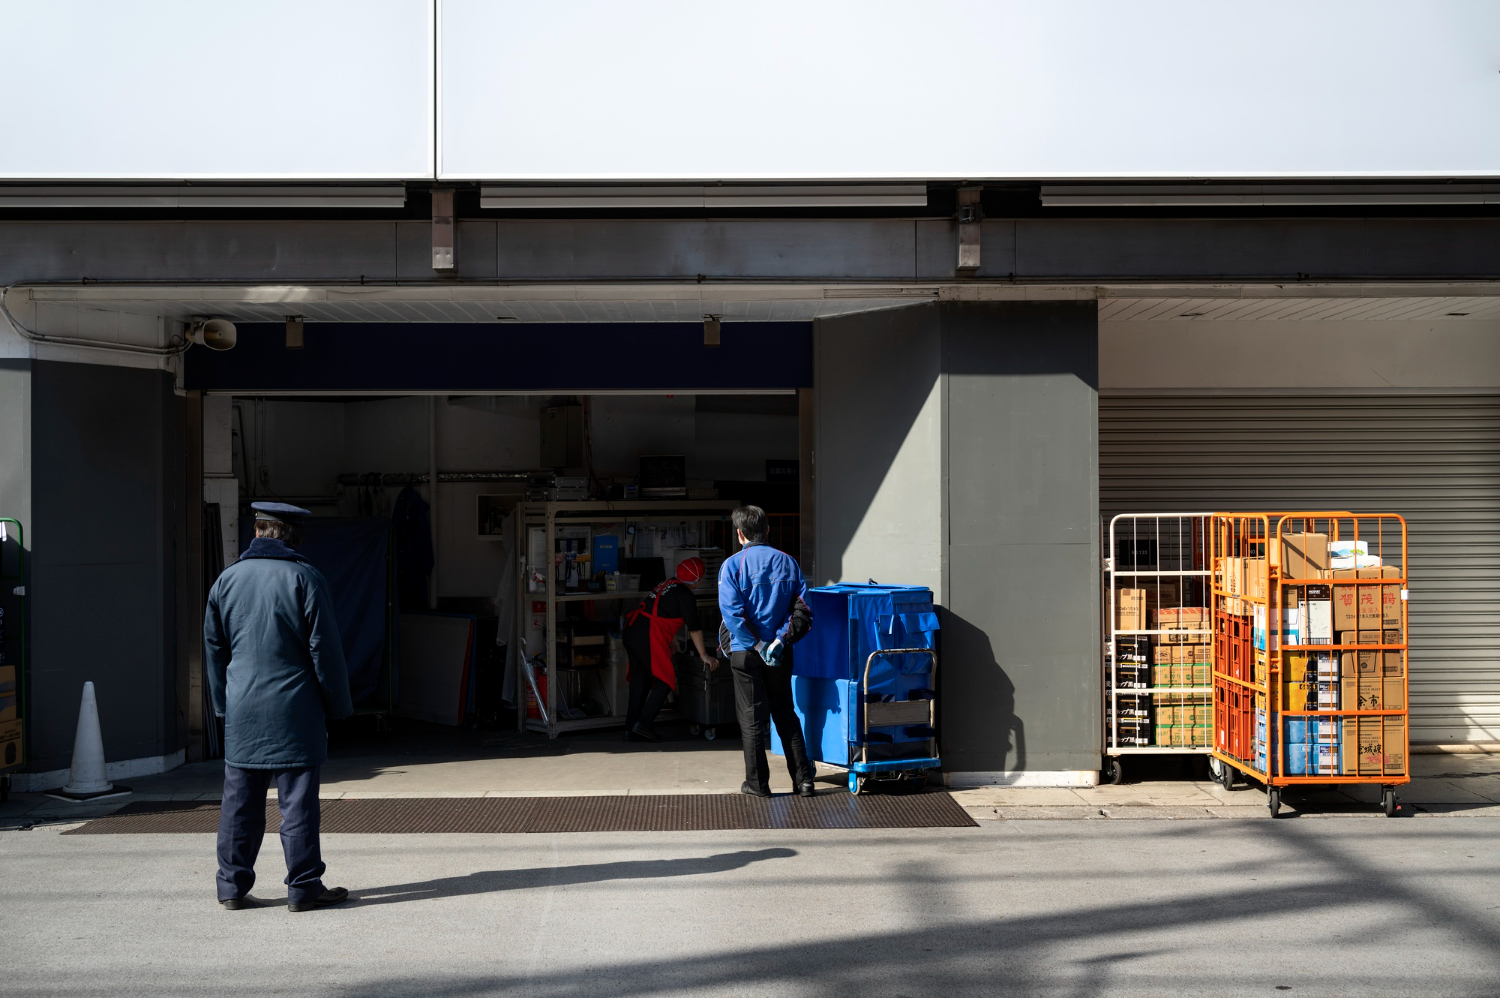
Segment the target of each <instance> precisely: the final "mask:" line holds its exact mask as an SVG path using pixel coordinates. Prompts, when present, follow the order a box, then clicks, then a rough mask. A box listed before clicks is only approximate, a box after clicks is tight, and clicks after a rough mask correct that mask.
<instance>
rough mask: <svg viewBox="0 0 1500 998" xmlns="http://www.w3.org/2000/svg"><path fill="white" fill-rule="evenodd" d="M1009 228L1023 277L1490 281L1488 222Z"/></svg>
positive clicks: (1078, 223) (1205, 222)
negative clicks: (1325, 278) (1014, 232)
mask: <svg viewBox="0 0 1500 998" xmlns="http://www.w3.org/2000/svg"><path fill="white" fill-rule="evenodd" d="M1014 224H1015V226H1016V273H1017V276H1018V277H1021V278H1024V279H1035V278H1042V277H1046V278H1062V279H1073V280H1086V279H1090V278H1094V277H1109V278H1112V279H1114V278H1118V279H1131V278H1166V279H1170V278H1173V277H1180V276H1186V275H1192V276H1195V277H1199V278H1243V279H1248V280H1253V279H1260V278H1268V279H1269V278H1284V279H1290V280H1298V279H1305V278H1321V277H1341V278H1346V279H1347V278H1362V277H1377V276H1389V277H1394V278H1396V279H1399V280H1409V279H1413V278H1422V277H1430V278H1436V277H1455V278H1490V277H1494V276H1496V275H1500V241H1497V240H1496V239H1495V231H1496V228H1497V225H1496V220H1494V219H1480V218H1456V219H1444V218H1365V219H1327V218H1310V219H1293V218H1265V219H1223V218H1219V219H1160V218H1156V219H1119V220H1105V219H1077V220H1050V219H1024V220H1022V221H1019V222H1016V223H1014Z"/></svg>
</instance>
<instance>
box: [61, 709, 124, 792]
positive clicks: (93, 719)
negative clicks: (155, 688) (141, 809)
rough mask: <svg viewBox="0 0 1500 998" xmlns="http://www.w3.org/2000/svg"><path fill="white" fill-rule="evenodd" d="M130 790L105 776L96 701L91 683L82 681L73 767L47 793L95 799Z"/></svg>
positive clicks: (102, 744)
mask: <svg viewBox="0 0 1500 998" xmlns="http://www.w3.org/2000/svg"><path fill="white" fill-rule="evenodd" d="M128 793H130V788H129V787H117V786H115V785H114V784H113V783H110V782H109V780H107V779H105V777H104V735H103V733H102V732H101V731H100V730H99V704H98V702H97V701H96V700H95V699H94V684H93V683H84V684H83V702H82V703H80V704H79V705H78V733H77V734H76V735H74V736H73V768H72V770H70V771H69V773H68V785H67V786H65V787H63V788H62V789H61V790H54V791H51V792H50V793H48V794H47V796H48V797H56V798H57V799H58V800H72V801H81V800H98V799H99V798H100V797H120V796H123V795H125V794H128Z"/></svg>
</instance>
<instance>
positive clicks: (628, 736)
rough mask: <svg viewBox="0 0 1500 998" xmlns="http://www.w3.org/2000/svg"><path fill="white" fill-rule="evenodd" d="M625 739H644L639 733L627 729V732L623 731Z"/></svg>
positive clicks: (638, 740)
mask: <svg viewBox="0 0 1500 998" xmlns="http://www.w3.org/2000/svg"><path fill="white" fill-rule="evenodd" d="M625 740H626V741H627V742H643V741H645V740H646V739H644V738H642V737H641V736H640V735H638V734H636V733H635V732H634V731H627V732H625Z"/></svg>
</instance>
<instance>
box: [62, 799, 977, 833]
mask: <svg viewBox="0 0 1500 998" xmlns="http://www.w3.org/2000/svg"><path fill="white" fill-rule="evenodd" d="M322 810H323V831H324V832H326V833H338V832H345V833H348V832H362V833H386V834H391V833H412V832H677V831H682V832H690V831H720V830H724V831H729V830H735V829H755V828H796V829H818V828H970V827H975V822H974V820H973V819H972V818H970V817H969V816H968V814H966V813H965V812H964V809H963V808H962V807H960V806H959V805H958V804H957V802H955V801H954V800H953V798H952V797H950V796H949V795H948V794H946V793H943V792H940V791H934V792H930V793H923V794H909V795H903V796H889V797H887V796H880V795H871V796H861V797H854V796H851V795H849V794H847V793H824V794H819V795H818V796H817V797H811V798H806V797H794V796H791V795H789V794H786V795H780V796H777V797H772V798H769V799H767V798H763V797H748V796H744V795H741V794H680V795H667V794H663V795H660V796H651V797H647V796H639V797H628V796H623V795H621V796H612V797H430V798H382V799H362V800H326V801H324V802H323V808H322ZM280 826H281V815H280V813H279V812H278V811H277V810H276V806H275V804H274V803H273V804H271V805H270V806H269V807H267V808H266V831H267V832H271V833H274V832H276V831H277V830H278V829H279V828H280ZM218 827H219V805H218V803H217V802H214V801H142V802H139V803H135V804H127V805H126V806H125V807H123V808H121V809H120V810H119V811H116V812H115V813H114V814H111V815H109V816H107V817H104V818H96V819H95V820H93V821H90V822H87V823H86V824H83V825H81V826H79V827H78V828H74V829H71V830H69V831H66V832H63V833H62V834H64V835H141V834H163V833H166V834H170V833H183V832H190V833H200V834H206V833H213V832H215V831H217V830H218Z"/></svg>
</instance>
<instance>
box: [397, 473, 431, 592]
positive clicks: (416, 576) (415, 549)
mask: <svg viewBox="0 0 1500 998" xmlns="http://www.w3.org/2000/svg"><path fill="white" fill-rule="evenodd" d="M391 525H392V527H393V529H394V531H395V535H396V536H395V540H396V591H397V594H398V597H399V600H400V605H401V608H402V609H404V610H418V609H426V607H427V580H428V577H430V576H431V575H432V564H433V558H432V519H431V514H430V512H429V507H428V505H427V500H426V499H423V498H422V496H421V495H420V494H419V493H418V492H417V490H416V489H414V488H412V487H411V486H410V485H408V486H407V487H406V488H404V489H402V490H401V492H400V493H399V494H398V495H397V496H396V505H395V507H394V508H392V510H391Z"/></svg>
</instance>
